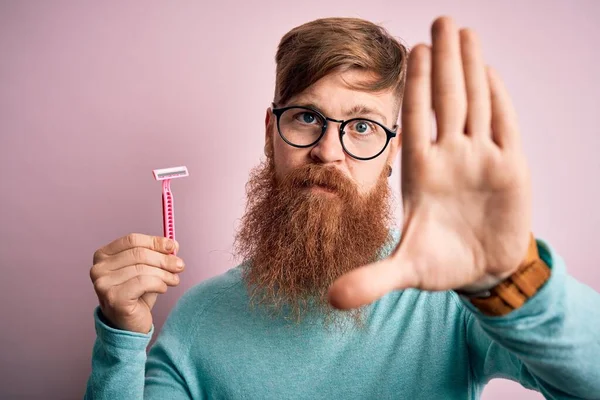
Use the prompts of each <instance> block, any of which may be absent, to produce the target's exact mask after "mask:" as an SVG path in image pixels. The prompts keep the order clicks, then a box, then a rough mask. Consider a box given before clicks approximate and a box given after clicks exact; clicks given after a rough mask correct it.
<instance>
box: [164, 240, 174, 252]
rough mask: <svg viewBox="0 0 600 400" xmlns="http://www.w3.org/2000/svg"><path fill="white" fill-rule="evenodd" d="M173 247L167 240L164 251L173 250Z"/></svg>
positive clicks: (170, 241) (171, 242)
mask: <svg viewBox="0 0 600 400" xmlns="http://www.w3.org/2000/svg"><path fill="white" fill-rule="evenodd" d="M174 247H175V244H174V243H173V241H172V240H167V243H166V244H165V249H167V250H173V248H174Z"/></svg>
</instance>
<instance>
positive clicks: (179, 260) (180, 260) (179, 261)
mask: <svg viewBox="0 0 600 400" xmlns="http://www.w3.org/2000/svg"><path fill="white" fill-rule="evenodd" d="M175 265H177V268H179V269H181V268H183V260H182V259H181V258H179V259H177V262H176V263H175Z"/></svg>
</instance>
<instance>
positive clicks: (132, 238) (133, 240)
mask: <svg viewBox="0 0 600 400" xmlns="http://www.w3.org/2000/svg"><path fill="white" fill-rule="evenodd" d="M138 236H139V235H138V234H137V233H130V234H129V235H127V236H125V243H127V244H128V245H129V247H137V245H138V243H139V238H138Z"/></svg>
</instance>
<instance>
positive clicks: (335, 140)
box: [310, 122, 346, 164]
mask: <svg viewBox="0 0 600 400" xmlns="http://www.w3.org/2000/svg"><path fill="white" fill-rule="evenodd" d="M310 156H311V158H312V159H313V160H314V161H316V162H319V163H322V164H329V163H339V162H341V161H343V160H344V158H345V157H346V153H344V148H343V147H342V142H341V140H340V124H339V123H337V122H329V123H328V124H327V129H326V130H325V134H324V135H323V137H322V138H321V140H319V142H318V143H317V144H316V145H315V146H314V147H313V148H312V150H311V151H310Z"/></svg>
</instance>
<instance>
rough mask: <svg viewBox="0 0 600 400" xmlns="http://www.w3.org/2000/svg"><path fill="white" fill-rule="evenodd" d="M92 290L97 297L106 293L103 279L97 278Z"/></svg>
mask: <svg viewBox="0 0 600 400" xmlns="http://www.w3.org/2000/svg"><path fill="white" fill-rule="evenodd" d="M94 290H95V291H96V293H97V294H98V295H104V294H105V293H106V291H107V290H106V283H105V282H104V279H103V278H98V279H96V280H95V281H94Z"/></svg>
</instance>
